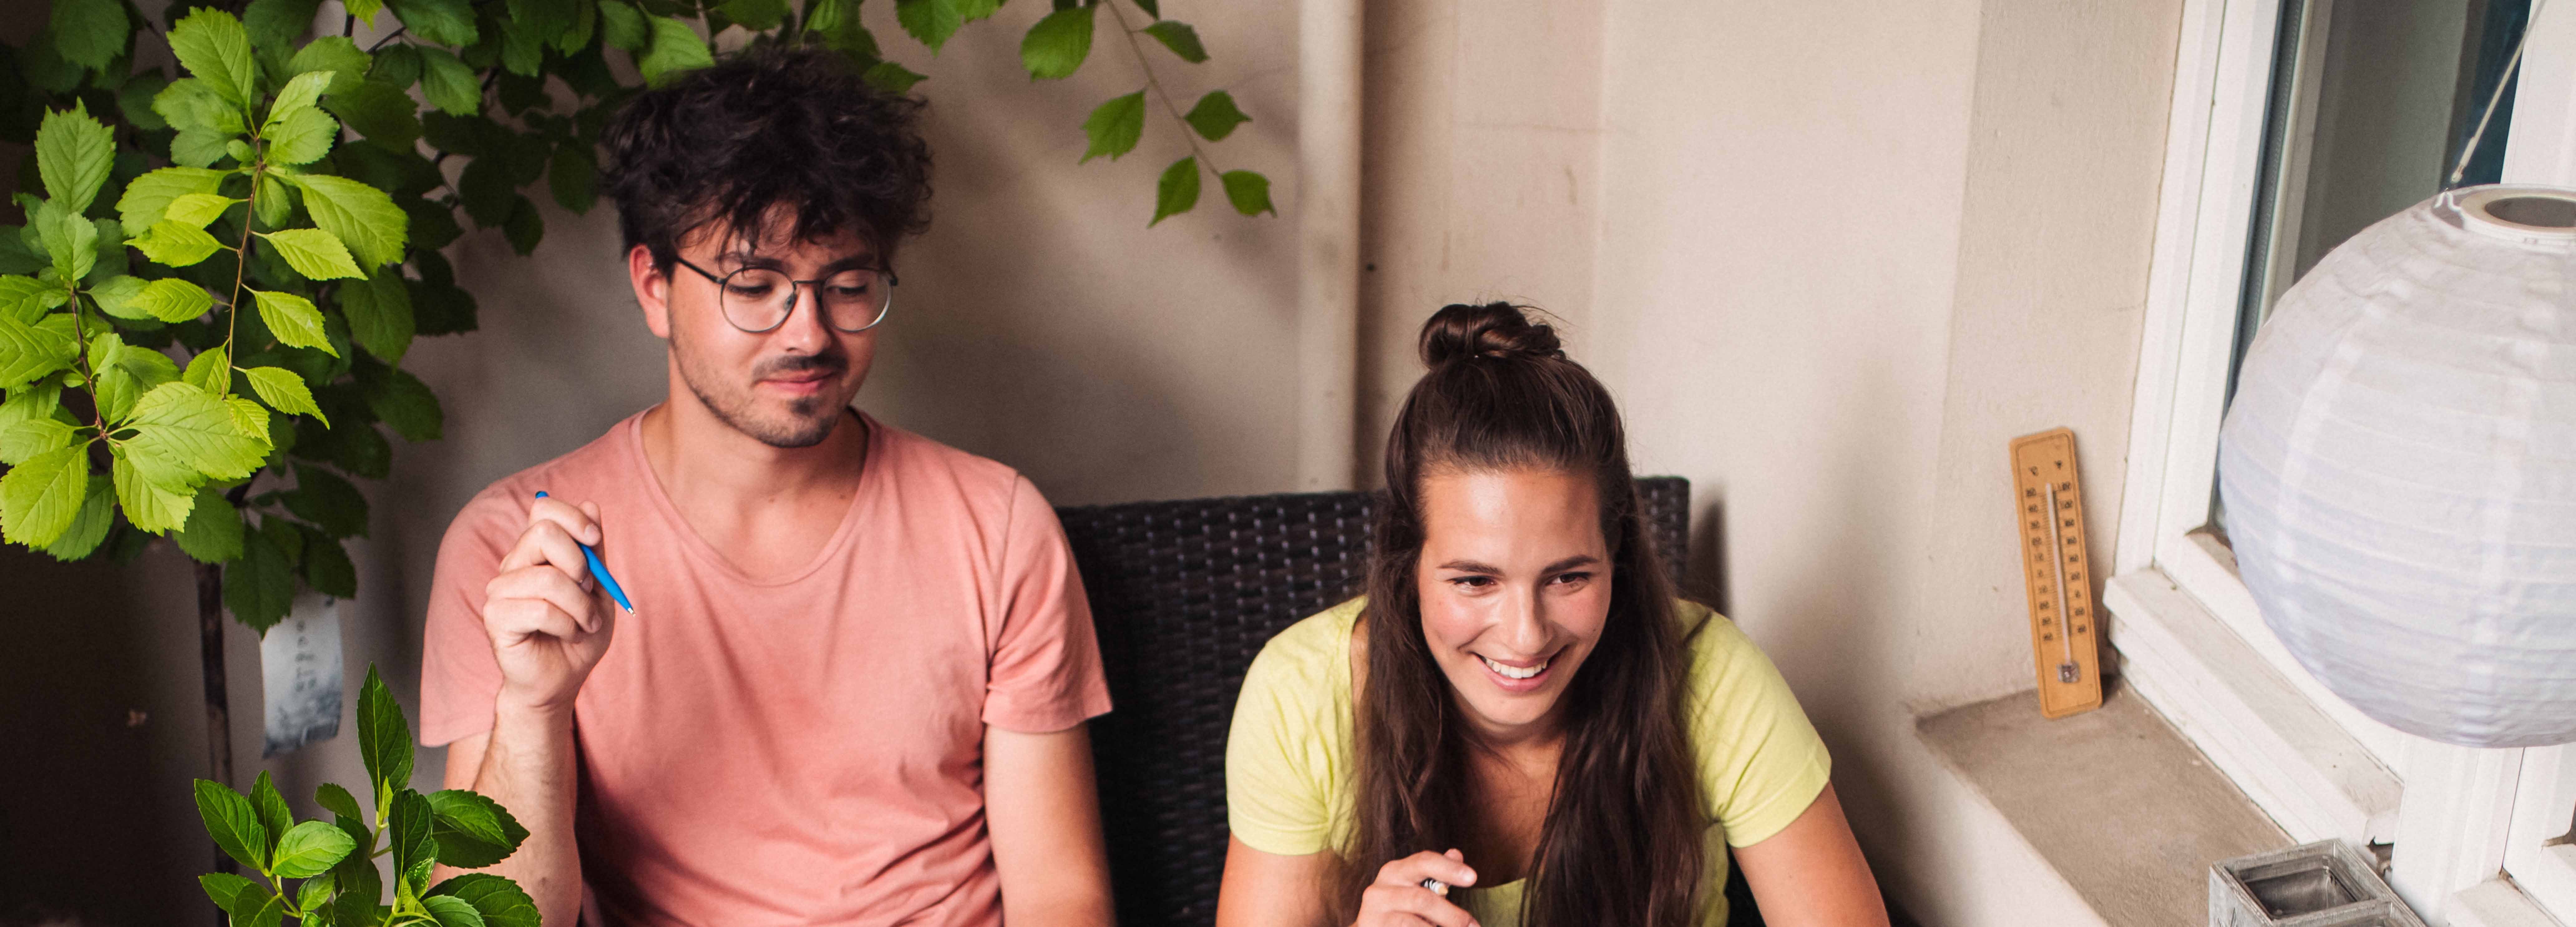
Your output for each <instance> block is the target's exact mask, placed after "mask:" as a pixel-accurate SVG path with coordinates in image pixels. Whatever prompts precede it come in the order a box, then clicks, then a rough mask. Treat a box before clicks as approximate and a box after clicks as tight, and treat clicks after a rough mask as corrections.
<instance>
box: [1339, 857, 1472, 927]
mask: <svg viewBox="0 0 2576 927" xmlns="http://www.w3.org/2000/svg"><path fill="white" fill-rule="evenodd" d="M1425 879H1433V880H1437V881H1440V882H1442V883H1446V884H1448V885H1453V886H1457V887H1461V888H1464V887H1466V886H1469V885H1474V884H1476V870H1473V869H1469V868H1467V863H1466V857H1464V856H1461V855H1459V854H1458V851H1457V850H1450V851H1449V852H1447V853H1433V852H1431V851H1429V850H1424V851H1422V852H1420V853H1415V854H1413V855H1411V856H1407V857H1405V858H1403V859H1399V860H1396V861H1394V862H1390V863H1387V864H1386V865H1384V866H1379V867H1378V869H1377V881H1375V882H1372V883H1370V884H1369V887H1368V890H1367V891H1365V892H1361V893H1360V916H1359V919H1358V920H1356V921H1353V922H1352V924H1351V927H1415V925H1419V924H1438V925H1440V927H1478V925H1477V924H1476V918H1475V916H1474V915H1471V914H1468V913H1467V910H1466V909H1465V908H1461V907H1459V906H1457V905H1454V904H1451V903H1449V899H1448V898H1447V897H1446V896H1443V895H1442V894H1441V893H1439V892H1434V891H1432V890H1431V889H1429V888H1427V887H1424V886H1423V884H1422V882H1423V880H1425Z"/></svg>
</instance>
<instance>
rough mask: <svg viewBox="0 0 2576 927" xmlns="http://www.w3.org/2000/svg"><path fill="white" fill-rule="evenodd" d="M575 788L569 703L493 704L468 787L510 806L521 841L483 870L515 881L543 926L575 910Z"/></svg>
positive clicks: (553, 925)
mask: <svg viewBox="0 0 2576 927" xmlns="http://www.w3.org/2000/svg"><path fill="white" fill-rule="evenodd" d="M578 789H579V785H578V783H577V782H576V776H575V773H574V758H573V740H572V708H571V706H568V705H567V706H564V707H562V708H559V709H542V708H522V707H515V706H510V705H506V704H505V705H503V706H501V707H499V708H497V709H495V710H494V712H493V717H492V740H491V743H490V745H489V746H488V747H487V748H486V749H485V750H484V752H483V763H482V766H481V768H480V769H478V770H477V771H476V772H475V776H474V790H475V791H477V792H481V793H483V795H484V796H485V797H488V798H490V799H492V800H493V801H496V802H499V803H501V807H503V808H507V809H509V811H510V814H511V815H512V816H513V817H516V818H518V820H519V824H520V826H522V827H525V828H527V829H528V839H527V840H526V842H524V843H521V844H520V845H519V850H518V852H516V853H512V854H510V858H508V859H505V860H502V861H501V862H500V863H498V864H496V865H493V866H492V867H490V868H489V869H486V870H484V871H486V872H490V873H493V874H495V875H500V876H506V877H508V878H510V879H511V880H513V881H516V882H518V883H519V887H520V888H521V889H523V890H525V891H526V892H527V893H528V897H529V898H530V899H533V900H534V901H535V902H536V903H537V913H538V914H539V915H541V916H542V917H543V920H542V921H541V923H543V924H545V925H546V927H571V925H572V924H573V922H574V920H575V918H576V917H577V916H578V915H579V914H580V913H581V856H580V854H579V853H578V852H576V851H575V848H574V845H573V804H574V800H575V798H576V795H577V790H578Z"/></svg>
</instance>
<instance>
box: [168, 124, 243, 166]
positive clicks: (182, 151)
mask: <svg viewBox="0 0 2576 927" xmlns="http://www.w3.org/2000/svg"><path fill="white" fill-rule="evenodd" d="M235 142H236V140H235V139H234V138H233V137H232V136H229V135H224V134H222V133H219V132H212V131H208V130H205V129H181V130H179V134H178V135H177V136H175V137H173V138H171V139H170V161H171V162H172V163H175V164H178V165H179V166H181V167H188V168H203V167H207V166H209V165H212V164H214V163H215V162H217V161H221V160H223V159H225V158H227V157H230V156H231V154H232V146H233V144H234V143H235Z"/></svg>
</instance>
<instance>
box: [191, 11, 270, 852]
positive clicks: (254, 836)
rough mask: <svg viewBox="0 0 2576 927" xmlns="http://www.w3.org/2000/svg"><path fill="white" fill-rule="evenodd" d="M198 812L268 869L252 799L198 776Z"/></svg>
mask: <svg viewBox="0 0 2576 927" xmlns="http://www.w3.org/2000/svg"><path fill="white" fill-rule="evenodd" d="M226 18H230V17H226ZM197 816H198V817H199V818H201V819H203V820H204V821H205V823H206V833H207V835H209V836H212V837H213V838H215V846H216V847H218V848H221V849H222V850H223V851H224V855H226V856H230V857H232V858H233V859H234V860H235V861H237V862H239V863H241V864H242V865H243V866H246V867H249V868H250V869H251V871H253V872H266V871H268V856H267V853H266V850H267V849H268V829H267V828H266V827H264V826H262V825H261V824H260V823H259V813H258V812H256V811H253V810H251V806H250V799H248V798H245V797H242V793H240V792H236V791H233V787H232V786H229V785H225V784H223V783H220V782H208V781H206V780H204V779H199V780H197Z"/></svg>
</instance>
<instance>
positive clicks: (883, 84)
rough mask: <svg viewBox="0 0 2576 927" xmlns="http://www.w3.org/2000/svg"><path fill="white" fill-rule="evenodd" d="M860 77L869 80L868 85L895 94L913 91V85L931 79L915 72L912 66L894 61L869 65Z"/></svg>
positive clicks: (900, 94) (899, 94)
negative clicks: (905, 65)
mask: <svg viewBox="0 0 2576 927" xmlns="http://www.w3.org/2000/svg"><path fill="white" fill-rule="evenodd" d="M859 77H860V79H862V80H865V81H867V82H868V86H870V87H875V88H877V89H878V90H883V91H885V92H887V93H891V94H894V95H895V96H902V95H904V94H907V93H911V92H912V85H914V84H918V83H921V82H922V81H925V80H928V79H929V78H927V77H924V76H923V75H920V74H916V73H913V70H912V69H911V68H907V67H904V66H903V65H900V64H896V63H894V62H892V61H879V62H877V63H875V64H872V65H869V66H868V69H867V70H866V71H865V72H863V73H861V74H860V75H859Z"/></svg>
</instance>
